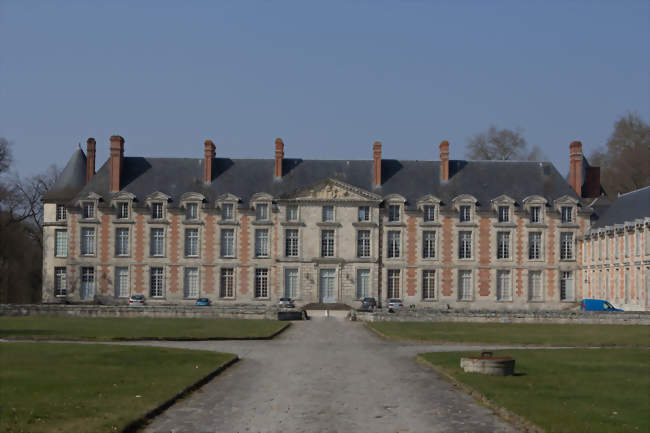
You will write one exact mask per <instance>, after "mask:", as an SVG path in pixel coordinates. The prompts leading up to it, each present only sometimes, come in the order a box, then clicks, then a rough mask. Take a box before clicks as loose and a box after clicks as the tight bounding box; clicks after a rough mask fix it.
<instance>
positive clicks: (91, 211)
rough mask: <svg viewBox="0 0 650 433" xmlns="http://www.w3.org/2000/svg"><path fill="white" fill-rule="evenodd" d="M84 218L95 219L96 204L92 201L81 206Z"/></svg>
mask: <svg viewBox="0 0 650 433" xmlns="http://www.w3.org/2000/svg"><path fill="white" fill-rule="evenodd" d="M81 216H82V218H95V203H94V202H92V201H85V202H83V203H82V205H81Z"/></svg>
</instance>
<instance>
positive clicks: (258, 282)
mask: <svg viewBox="0 0 650 433" xmlns="http://www.w3.org/2000/svg"><path fill="white" fill-rule="evenodd" d="M255 297H256V298H268V297H269V270H268V269H266V268H257V269H255Z"/></svg>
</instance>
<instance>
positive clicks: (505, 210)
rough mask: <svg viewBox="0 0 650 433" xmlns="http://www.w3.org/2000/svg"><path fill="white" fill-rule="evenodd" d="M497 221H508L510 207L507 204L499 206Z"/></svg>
mask: <svg viewBox="0 0 650 433" xmlns="http://www.w3.org/2000/svg"><path fill="white" fill-rule="evenodd" d="M499 222H500V223H507V222H510V207H509V206H499Z"/></svg>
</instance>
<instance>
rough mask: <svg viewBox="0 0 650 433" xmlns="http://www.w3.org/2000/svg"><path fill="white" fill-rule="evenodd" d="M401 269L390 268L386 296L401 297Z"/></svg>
mask: <svg viewBox="0 0 650 433" xmlns="http://www.w3.org/2000/svg"><path fill="white" fill-rule="evenodd" d="M399 286H400V270H399V269H389V270H388V287H387V289H388V290H387V293H386V296H387V297H388V298H399V297H400V290H399Z"/></svg>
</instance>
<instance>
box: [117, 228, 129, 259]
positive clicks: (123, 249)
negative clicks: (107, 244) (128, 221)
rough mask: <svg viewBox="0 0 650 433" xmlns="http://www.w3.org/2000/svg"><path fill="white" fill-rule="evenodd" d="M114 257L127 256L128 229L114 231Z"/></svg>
mask: <svg viewBox="0 0 650 433" xmlns="http://www.w3.org/2000/svg"><path fill="white" fill-rule="evenodd" d="M115 255H116V256H128V255H129V229H128V228H125V227H119V228H116V229H115Z"/></svg>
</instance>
